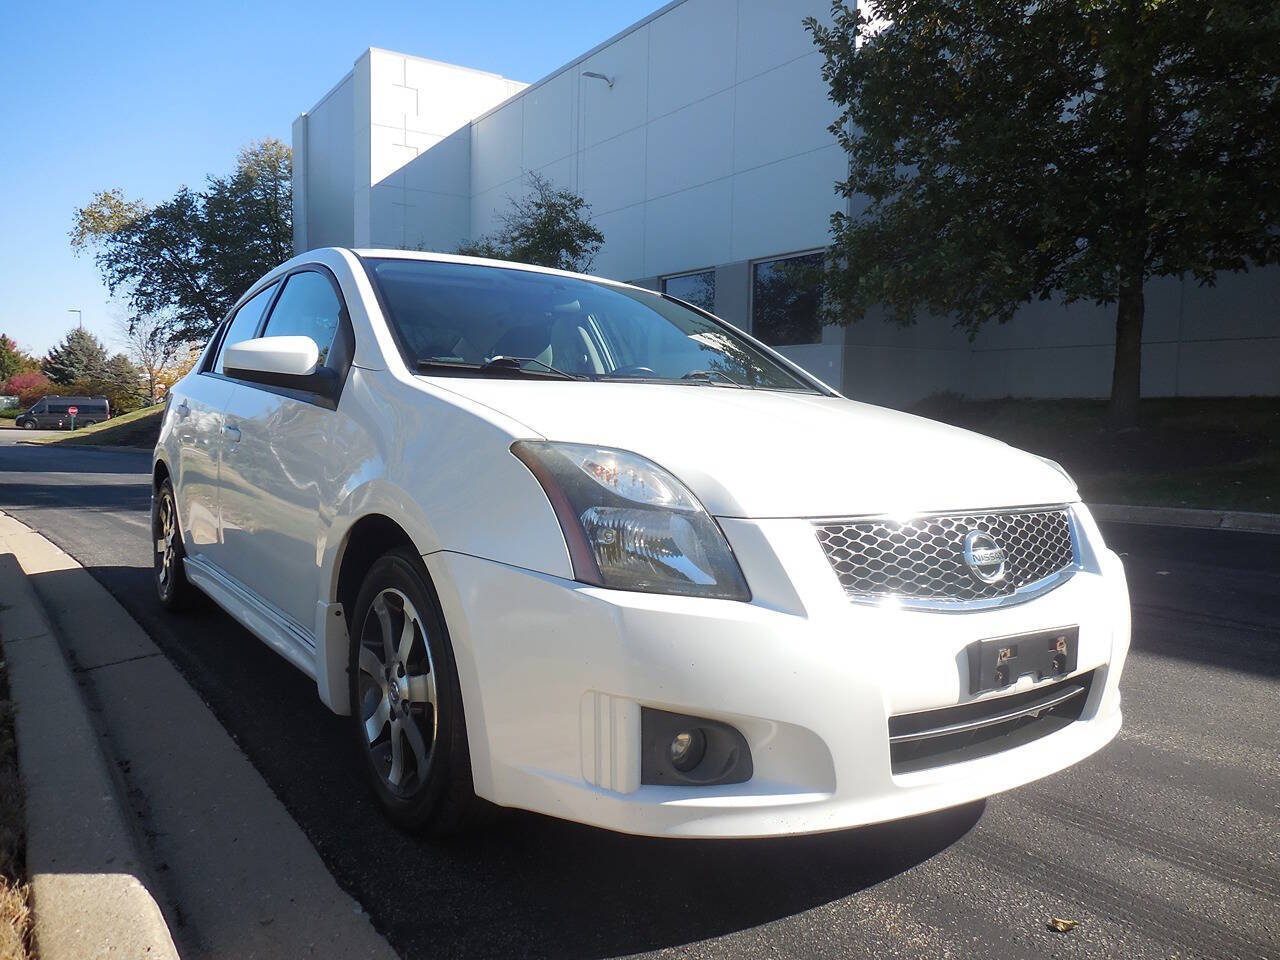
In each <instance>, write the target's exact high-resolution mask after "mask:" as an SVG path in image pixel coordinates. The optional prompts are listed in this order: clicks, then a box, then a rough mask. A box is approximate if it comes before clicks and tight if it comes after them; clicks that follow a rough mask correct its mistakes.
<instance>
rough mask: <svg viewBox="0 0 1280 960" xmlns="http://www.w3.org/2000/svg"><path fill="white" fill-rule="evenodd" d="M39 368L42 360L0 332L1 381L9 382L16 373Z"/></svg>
mask: <svg viewBox="0 0 1280 960" xmlns="http://www.w3.org/2000/svg"><path fill="white" fill-rule="evenodd" d="M39 368H40V361H38V360H37V359H36V358H35V357H33V356H31V354H29V353H27V352H26V351H25V350H23V349H22V348H21V347H19V346H18V345H17V343H15V342H14V341H13V340H12V339H10V337H9V336H7V335H6V334H3V333H0V382H7V381H8V380H9V379H10V378H11V377H13V376H15V375H16V374H19V373H23V372H25V371H27V370H38V369H39Z"/></svg>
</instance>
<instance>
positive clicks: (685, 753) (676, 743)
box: [671, 727, 707, 773]
mask: <svg viewBox="0 0 1280 960" xmlns="http://www.w3.org/2000/svg"><path fill="white" fill-rule="evenodd" d="M706 752H707V737H706V734H704V733H703V732H702V730H701V729H699V728H698V727H694V728H693V729H692V730H681V731H680V732H679V733H677V734H676V735H675V736H674V737H672V738H671V765H672V766H673V767H675V768H676V769H677V770H679V771H680V772H681V773H688V772H689V771H690V770H692V769H693V768H694V767H696V766H697V765H698V764H699V763H701V762H702V758H703V756H704V755H705V754H706Z"/></svg>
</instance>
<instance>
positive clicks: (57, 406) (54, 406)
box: [49, 401, 71, 413]
mask: <svg viewBox="0 0 1280 960" xmlns="http://www.w3.org/2000/svg"><path fill="white" fill-rule="evenodd" d="M70 408H71V405H70V404H68V403H67V402H66V401H62V402H61V403H51V404H49V412H50V413H66V412H67V411H68V410H69V409H70Z"/></svg>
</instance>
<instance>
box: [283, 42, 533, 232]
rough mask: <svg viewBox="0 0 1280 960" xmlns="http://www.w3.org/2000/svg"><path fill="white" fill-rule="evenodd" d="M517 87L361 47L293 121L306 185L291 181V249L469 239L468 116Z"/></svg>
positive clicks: (480, 73) (487, 76) (513, 83)
mask: <svg viewBox="0 0 1280 960" xmlns="http://www.w3.org/2000/svg"><path fill="white" fill-rule="evenodd" d="M523 88H524V84H522V83H518V82H516V81H514V80H508V79H507V78H505V77H501V76H498V75H497V74H493V73H485V72H484V71H480V70H471V69H469V68H467V67H459V66H455V65H453V64H448V63H439V62H438V61H435V60H426V59H423V58H421V57H413V56H409V55H407V54H401V53H393V52H391V51H389V50H379V49H377V48H370V49H369V50H366V51H365V52H364V53H363V54H362V55H361V56H360V58H359V59H358V60H356V63H355V66H354V67H353V68H352V71H351V73H349V74H348V75H347V76H346V77H345V78H343V80H342V82H341V83H339V84H338V86H337V87H335V88H334V89H333V90H332V91H331V92H330V93H329V94H328V95H326V96H325V98H324V99H322V100H321V101H320V102H319V103H318V104H316V106H315V107H314V108H312V109H311V110H310V111H308V112H307V113H305V114H303V115H302V116H301V117H299V118H298V119H297V120H296V121H295V122H294V130H293V142H294V163H295V176H298V175H299V172H300V175H301V178H302V183H303V189H302V190H298V189H297V188H296V187H295V202H294V215H295V224H297V226H295V229H294V247H295V249H296V250H307V249H311V248H314V247H319V246H328V245H341V246H358V247H369V246H385V247H400V248H415V247H420V248H424V249H436V248H440V247H452V246H454V245H456V243H457V242H458V241H459V240H461V239H465V238H466V237H467V236H469V231H470V223H469V217H470V210H469V206H468V199H469V197H470V192H471V188H470V175H471V174H470V165H471V156H470V150H471V143H470V133H469V129H468V126H467V124H468V123H469V121H470V120H471V119H472V118H473V117H475V116H477V115H478V114H481V113H483V112H484V111H486V110H488V109H489V108H491V107H492V106H494V105H495V104H497V103H500V102H502V101H503V100H505V99H507V98H508V97H510V96H511V95H512V94H514V93H517V92H518V91H520V90H522V89H523ZM419 158H422V159H421V161H419ZM299 213H300V214H301V216H300V217H299Z"/></svg>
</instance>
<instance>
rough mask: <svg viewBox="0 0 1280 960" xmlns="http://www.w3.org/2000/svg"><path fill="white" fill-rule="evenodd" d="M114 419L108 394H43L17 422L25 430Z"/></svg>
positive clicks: (64, 427)
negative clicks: (99, 395) (82, 395)
mask: <svg viewBox="0 0 1280 960" xmlns="http://www.w3.org/2000/svg"><path fill="white" fill-rule="evenodd" d="M110 419H111V405H110V404H109V403H108V402H107V398H106V397H59V396H57V395H53V396H48V397H41V398H40V399H39V400H37V401H36V402H35V403H33V404H32V405H31V407H30V409H28V410H26V411H25V412H23V413H20V414H18V416H17V417H15V418H14V421H13V425H14V426H15V427H20V428H21V429H24V430H73V429H78V428H80V427H91V426H93V425H94V424H95V423H102V422H103V421H104V420H110Z"/></svg>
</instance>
